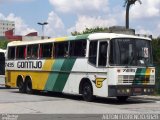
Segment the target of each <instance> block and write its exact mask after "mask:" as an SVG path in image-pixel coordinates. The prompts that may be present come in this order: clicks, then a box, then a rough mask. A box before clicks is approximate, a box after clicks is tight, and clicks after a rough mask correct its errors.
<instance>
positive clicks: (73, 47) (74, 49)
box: [69, 40, 87, 57]
mask: <svg viewBox="0 0 160 120" xmlns="http://www.w3.org/2000/svg"><path fill="white" fill-rule="evenodd" d="M86 43H87V41H86V40H78V41H71V42H70V50H69V55H70V57H84V56H85V54H86Z"/></svg>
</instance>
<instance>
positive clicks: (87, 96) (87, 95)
mask: <svg viewBox="0 0 160 120" xmlns="http://www.w3.org/2000/svg"><path fill="white" fill-rule="evenodd" d="M82 87H83V88H82V95H83V99H84V100H85V101H88V102H90V101H93V99H94V96H93V90H92V86H91V84H90V83H89V82H85V83H84V84H83V86H82Z"/></svg>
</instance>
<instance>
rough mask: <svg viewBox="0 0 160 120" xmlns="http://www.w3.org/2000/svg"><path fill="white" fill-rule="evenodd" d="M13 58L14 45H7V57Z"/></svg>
mask: <svg viewBox="0 0 160 120" xmlns="http://www.w3.org/2000/svg"><path fill="white" fill-rule="evenodd" d="M14 58H15V47H9V48H8V59H14Z"/></svg>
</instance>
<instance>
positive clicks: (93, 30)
mask: <svg viewBox="0 0 160 120" xmlns="http://www.w3.org/2000/svg"><path fill="white" fill-rule="evenodd" d="M108 31H109V29H108V28H102V27H96V28H86V29H85V30H84V31H83V32H77V31H74V32H71V34H72V35H73V36H76V35H82V34H90V33H96V32H108Z"/></svg>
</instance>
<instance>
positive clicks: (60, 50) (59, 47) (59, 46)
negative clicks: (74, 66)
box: [54, 42, 68, 57]
mask: <svg viewBox="0 0 160 120" xmlns="http://www.w3.org/2000/svg"><path fill="white" fill-rule="evenodd" d="M54 51H55V57H68V42H58V43H55V50H54Z"/></svg>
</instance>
